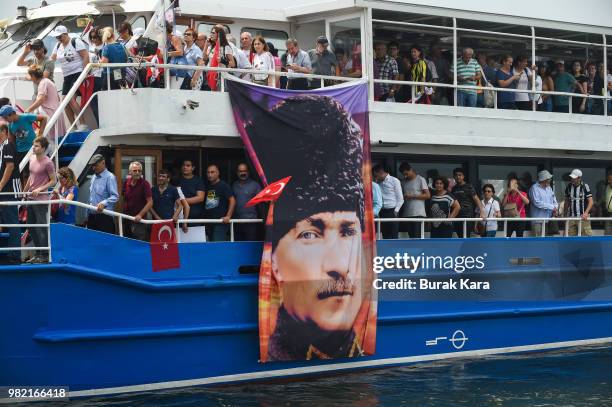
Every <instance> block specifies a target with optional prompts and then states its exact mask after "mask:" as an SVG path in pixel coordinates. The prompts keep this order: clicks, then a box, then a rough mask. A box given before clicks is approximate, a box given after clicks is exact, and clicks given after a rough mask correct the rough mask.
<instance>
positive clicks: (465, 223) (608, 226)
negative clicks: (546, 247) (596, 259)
mask: <svg viewBox="0 0 612 407" xmlns="http://www.w3.org/2000/svg"><path fill="white" fill-rule="evenodd" d="M35 205H36V206H39V205H45V206H47V211H46V223H42V224H40V223H38V224H24V223H11V224H8V223H7V224H0V228H2V229H3V231H4V230H5V229H10V228H20V229H22V228H23V229H25V228H27V229H30V228H44V229H46V232H47V233H46V236H47V245H46V246H40V247H35V246H25V245H22V244H20V245H19V246H18V247H15V246H13V247H9V246H8V244H3V245H2V246H1V247H0V253H7V252H13V251H19V252H26V251H46V252H48V256H49V257H48V258H49V261H51V260H52V257H51V253H52V250H51V249H52V241H51V228H50V225H51V223H52V219H51V205H72V206H75V207H80V208H84V209H86V210H88V211H91V212H96V213H103V214H105V215H108V216H110V217H112V218H114V219H115V220H116V221H117V222H116V224H117V230H118V234H119V236H122V237H123V236H124V221H126V220H127V221H131V222H135V218H134V217H133V216H130V215H126V214H123V213H119V212H115V211H111V210H108V209H104V210H103V211H102V212H97V211H96V207H95V206H92V205H88V204H85V203H82V202H78V201H70V200H64V199H53V200H44V201H43V200H41V201H33V200H28V201H17V200H13V201H6V200H5V201H0V211H2V210H8V209H9V208H10V207H14V206H18V207H25V208H28V207H31V206H35ZM168 221H169V220H150V219H142V220H141V221H139V223H142V224H145V225H152V224H156V223H164V222H168ZM492 221H495V222H498V223H497V228H496V231H500V229H499V225H500V223H501V225H502V226H503V227H502V229H501V231H503V236H506V232H507V231H508V225H509V224H510V223H512V222H526V223H527V222H529V223H531V224H532V225H534V224H539V225H541V229H539V236H541V237H547V236H550V233H547V227H548V226H547V225H549V224H550V223H551V222H557V223H558V222H564V229H563V231H564V233H563V234H562V235H564V236H568V235H569V233H568V232H569V228H570V222H577V236H578V237H582V227H583V224H584V223H585V222H591V221H593V222H604V223H605V233H606V234H611V233H612V217H592V218H591V217H590V218H588V219H587V220H583V219H582V218H573V217H558V218H376V219H375V220H374V222H375V226H376V231H377V232H376V233H377V238H378V239H382V238H383V236H382V229H383V225H385V224H389V223H399V224H402V223H418V224H419V226H420V239H426V238H427V237H426V230H427V227H426V225H427V224H434V223H446V224H449V223H450V224H456V223H460V224H461V225H462V231H463V236H467V237H469V236H470V234H471V230H469V226H470V225H471V224H476V223H481V224H484V223H485V222H492ZM223 223H224V222H223V220H222V219H179V220H178V221H177V222H176V223H175V228H176V236H177V239H178V243H181V242H180V235H181V234H180V233H179V230H180V228H181V225H184V224H188V225H207V224H208V225H214V224H223ZM260 223H262V220H261V219H231V220H230V221H229V222H228V225H229V241H230V242H234V241H235V229H234V228H235V226H236V225H240V224H260ZM548 232H549V230H548ZM555 234H556V233H555ZM532 236H533V234H532ZM539 236H535V237H539Z"/></svg>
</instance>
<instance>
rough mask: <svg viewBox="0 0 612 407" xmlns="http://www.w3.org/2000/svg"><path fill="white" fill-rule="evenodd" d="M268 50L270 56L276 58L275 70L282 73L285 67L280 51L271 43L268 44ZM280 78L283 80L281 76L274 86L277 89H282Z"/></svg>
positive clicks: (276, 78)
mask: <svg viewBox="0 0 612 407" xmlns="http://www.w3.org/2000/svg"><path fill="white" fill-rule="evenodd" d="M268 50H269V51H270V54H272V58H274V70H275V71H276V72H280V71H281V67H282V66H283V63H282V62H281V59H280V57H279V56H278V50H277V49H276V47H275V46H274V44H272V43H271V42H268ZM280 78H281V76H276V77H275V85H274V86H276V87H277V88H280Z"/></svg>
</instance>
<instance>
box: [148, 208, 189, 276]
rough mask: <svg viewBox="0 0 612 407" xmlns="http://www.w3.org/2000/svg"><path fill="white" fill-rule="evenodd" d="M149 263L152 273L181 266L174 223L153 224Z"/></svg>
mask: <svg viewBox="0 0 612 407" xmlns="http://www.w3.org/2000/svg"><path fill="white" fill-rule="evenodd" d="M150 246H151V263H152V265H153V271H161V270H168V269H176V268H179V267H180V266H181V262H180V259H179V250H178V243H177V239H176V229H175V228H174V222H172V221H171V220H169V221H168V222H164V223H155V224H153V228H152V229H151V244H150Z"/></svg>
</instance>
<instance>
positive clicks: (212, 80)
mask: <svg viewBox="0 0 612 407" xmlns="http://www.w3.org/2000/svg"><path fill="white" fill-rule="evenodd" d="M217 35H219V34H217ZM220 42H221V41H220V40H219V39H218V38H217V42H216V43H215V50H214V52H213V56H212V59H211V60H210V64H209V65H208V66H210V67H215V68H216V67H218V66H219V43H220ZM223 50H224V51H225V47H223ZM218 77H219V72H217V71H208V72H207V73H206V80H207V82H208V86H209V87H210V90H212V91H216V90H217V78H218Z"/></svg>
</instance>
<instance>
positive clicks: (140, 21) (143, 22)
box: [132, 16, 147, 31]
mask: <svg viewBox="0 0 612 407" xmlns="http://www.w3.org/2000/svg"><path fill="white" fill-rule="evenodd" d="M136 28H142V29H143V30H146V29H147V19H146V18H145V17H144V16H140V17H138V18H137V19H136V20H134V22H133V23H132V31H134V30H135V29H136Z"/></svg>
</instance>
